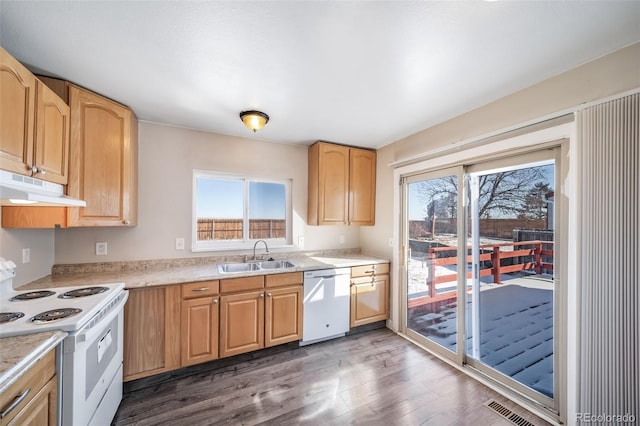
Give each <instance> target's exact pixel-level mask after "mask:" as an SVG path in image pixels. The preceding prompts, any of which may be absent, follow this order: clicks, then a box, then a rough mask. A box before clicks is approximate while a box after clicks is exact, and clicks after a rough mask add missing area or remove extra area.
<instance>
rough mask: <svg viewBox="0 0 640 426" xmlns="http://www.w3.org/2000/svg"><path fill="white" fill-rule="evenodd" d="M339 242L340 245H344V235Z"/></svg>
mask: <svg viewBox="0 0 640 426" xmlns="http://www.w3.org/2000/svg"><path fill="white" fill-rule="evenodd" d="M338 241H340V244H344V235H340V237H339V238H338Z"/></svg>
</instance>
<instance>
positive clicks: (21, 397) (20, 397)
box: [0, 388, 31, 419]
mask: <svg viewBox="0 0 640 426" xmlns="http://www.w3.org/2000/svg"><path fill="white" fill-rule="evenodd" d="M29 392H31V388H27V389H26V390H25V391H24V392H22V395H18V396H16V397H15V398H14V399H13V402H12V403H11V405H9V407H7V408H6V409H5V410H4V411H3V412H2V413H0V419H4V418H5V417H6V416H7V415H8V414H9V413H10V412H12V411H13V409H14V408H16V407H17V406H18V405H20V403H21V402H22V401H23V400H24V399H25V398H26V397H27V395H29Z"/></svg>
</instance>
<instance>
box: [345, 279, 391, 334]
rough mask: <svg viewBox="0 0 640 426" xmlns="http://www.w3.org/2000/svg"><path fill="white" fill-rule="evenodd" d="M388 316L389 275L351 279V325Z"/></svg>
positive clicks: (366, 322) (384, 318) (379, 319)
mask: <svg viewBox="0 0 640 426" xmlns="http://www.w3.org/2000/svg"><path fill="white" fill-rule="evenodd" d="M388 318H389V275H376V276H373V277H371V278H368V277H366V278H355V279H352V280H351V321H350V325H351V327H356V326H359V325H363V324H369V323H371V322H376V321H381V320H386V319H388Z"/></svg>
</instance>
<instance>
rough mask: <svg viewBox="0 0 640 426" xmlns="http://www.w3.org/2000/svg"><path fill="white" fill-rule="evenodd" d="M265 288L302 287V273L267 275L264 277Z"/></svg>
mask: <svg viewBox="0 0 640 426" xmlns="http://www.w3.org/2000/svg"><path fill="white" fill-rule="evenodd" d="M265 281H266V287H267V288H272V287H282V286H285V285H295V284H300V285H302V272H287V273H285V274H274V275H267V276H266V277H265Z"/></svg>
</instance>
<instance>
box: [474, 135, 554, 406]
mask: <svg viewBox="0 0 640 426" xmlns="http://www.w3.org/2000/svg"><path fill="white" fill-rule="evenodd" d="M561 144H562V141H559V143H558V145H555V146H551V147H548V148H541V149H533V150H532V151H530V152H526V153H520V154H516V155H507V156H503V157H500V158H497V159H495V160H487V161H481V162H478V163H474V164H472V165H469V166H467V167H465V172H464V173H465V181H470V180H472V179H474V178H475V177H478V176H480V175H484V174H491V173H498V172H500V171H504V170H509V169H512V168H519V167H520V166H521V167H522V168H527V167H535V166H536V165H541V164H543V163H545V162H551V161H552V162H553V164H554V179H553V180H554V182H553V187H554V191H556V188H558V187H559V186H558V185H559V183H560V176H561V175H562V167H561V164H560V160H561V156H560V153H561ZM473 202H474V200H473V199H472V200H471V204H473ZM560 203H561V201H560ZM557 210H558V209H554V212H553V216H554V217H553V223H554V246H556V247H557V246H558V245H560V246H561V245H562V242H561V241H559V238H557V237H556V234H559V232H557V231H560V228H561V227H558V226H555V225H556V224H561V218H560V217H559V216H560V215H559V214H558V212H557ZM468 213H469V214H473V209H472V208H471V209H469V211H468ZM467 218H470V219H471V220H472V222H473V221H474V219H476V218H471V217H470V216H467ZM478 232H479V230H477V229H475V230H472V232H471V236H470V237H471V238H474V240H473V243H472V244H473V246H472V251H473V252H474V255H475V254H476V241H475V238H479V235H478ZM465 243H466V242H465ZM558 248H560V250H556V248H555V247H554V251H555V252H556V253H558V255H556V254H554V257H553V265H554V271H558V268H559V267H560V265H561V264H562V263H563V261H564V260H565V259H563V258H562V257H561V253H562V250H561V247H558ZM558 259H559V260H560V261H558ZM475 267H476V265H475V264H474V265H473V268H475ZM474 271H475V269H474ZM556 275H557V277H556ZM559 275H560V274H559V273H555V272H554V278H553V280H552V282H553V319H554V321H553V391H554V397H553V398H549V397H547V396H546V395H543V394H542V393H539V392H536V391H535V390H533V389H531V388H529V387H528V386H526V385H524V384H522V383H520V382H518V381H517V380H515V379H513V378H511V377H510V376H507V375H506V374H503V373H501V372H499V371H498V370H496V369H494V368H492V367H490V366H488V365H487V364H485V363H483V362H482V361H480V360H479V359H477V358H474V357H472V356H468V355H466V352H465V359H464V364H465V365H468V366H469V367H471V368H474V369H476V370H478V371H479V372H480V373H481V374H484V375H486V376H488V377H490V378H491V379H493V380H496V381H499V382H504V383H506V384H507V385H508V386H509V387H510V388H512V389H514V390H515V391H517V392H519V393H521V394H523V395H524V396H525V397H527V398H529V399H531V400H533V401H535V402H536V403H538V404H540V405H542V406H543V407H545V408H546V409H548V410H551V411H552V412H555V413H557V412H558V396H559V391H558V389H559V385H560V380H559V374H558V373H559V371H558V366H559V360H560V351H561V349H562V347H563V345H562V342H561V333H560V330H562V329H563V328H565V326H564V322H563V321H562V316H561V310H560V306H561V305H562V300H561V297H562V292H561V291H560V287H561V280H560V276H559ZM478 279H479V277H478ZM473 297H474V300H473V301H472V311H473V312H475V311H476V310H477V309H478V308H479V307H480V306H479V303H480V302H479V300H480V299H479V291H478V292H476V289H475V288H474V289H473ZM471 321H473V322H472V324H473V326H474V334H473V335H474V336H479V335H480V333H479V324H476V323H475V321H474V320H473V319H472V320H471ZM476 327H477V328H478V329H477V330H476ZM465 332H466V329H465ZM476 333H477V334H476ZM478 356H479V354H478Z"/></svg>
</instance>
